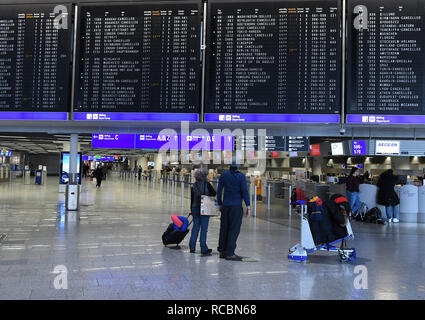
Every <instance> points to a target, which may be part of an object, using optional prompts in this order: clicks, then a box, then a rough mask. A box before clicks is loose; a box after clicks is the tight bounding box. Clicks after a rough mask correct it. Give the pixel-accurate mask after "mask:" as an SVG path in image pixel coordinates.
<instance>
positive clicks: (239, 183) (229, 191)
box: [217, 169, 251, 206]
mask: <svg viewBox="0 0 425 320" xmlns="http://www.w3.org/2000/svg"><path fill="white" fill-rule="evenodd" d="M223 189H224V196H223V199H222V193H223ZM242 199H243V200H244V201H245V204H246V205H247V206H250V205H251V202H250V199H249V193H248V189H247V187H246V178H245V175H244V174H243V173H241V172H240V171H238V170H232V169H231V170H226V171H224V172H223V173H222V175H221V176H220V179H219V180H218V188H217V202H218V205H223V206H241V205H242Z"/></svg>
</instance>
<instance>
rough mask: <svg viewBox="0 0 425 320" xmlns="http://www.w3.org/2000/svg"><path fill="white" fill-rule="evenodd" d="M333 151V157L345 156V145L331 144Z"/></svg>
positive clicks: (340, 143)
mask: <svg viewBox="0 0 425 320" xmlns="http://www.w3.org/2000/svg"><path fill="white" fill-rule="evenodd" d="M331 150H332V155H333V156H343V155H344V145H343V144H342V142H336V143H331Z"/></svg>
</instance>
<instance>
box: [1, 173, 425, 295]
mask: <svg viewBox="0 0 425 320" xmlns="http://www.w3.org/2000/svg"><path fill="white" fill-rule="evenodd" d="M160 189H162V193H161V192H160ZM167 189H169V192H168V196H167ZM171 189H172V188H171V186H170V187H169V188H167V185H166V184H164V185H162V188H161V186H160V185H159V184H155V185H150V186H149V188H148V187H147V186H146V185H145V184H138V183H137V181H132V180H131V181H124V180H122V179H120V178H119V177H116V176H115V177H108V179H107V180H106V181H104V183H103V185H102V187H101V189H96V188H95V185H94V183H93V182H89V181H84V183H83V187H82V195H81V199H80V204H81V210H80V211H79V214H76V213H66V212H65V209H64V195H63V194H59V193H58V184H57V178H49V179H48V181H47V183H46V184H45V185H42V186H36V185H24V184H23V183H21V182H20V181H19V180H17V181H16V182H14V183H0V233H2V234H6V235H7V237H6V238H5V239H4V240H2V241H1V244H0V299H202V300H204V299H243V300H245V299H249V300H256V299H338V300H340V299H425V276H424V272H423V270H424V268H425V257H424V253H425V225H423V224H407V223H400V224H396V225H390V226H381V225H366V224H361V223H354V224H353V229H354V232H355V239H354V240H353V241H352V243H351V246H353V247H355V248H356V249H357V255H358V259H357V261H355V262H353V263H347V264H343V263H340V262H339V261H338V259H337V257H336V256H335V255H332V254H329V253H326V252H320V253H315V254H313V255H311V256H310V257H309V260H308V262H306V263H295V262H290V261H288V259H287V254H288V248H289V247H291V246H292V245H294V244H295V243H296V242H298V241H299V237H300V235H299V229H300V228H299V223H300V220H299V218H297V217H296V216H295V215H293V216H292V217H289V216H288V214H287V213H285V210H283V209H280V208H276V207H274V208H272V209H271V210H270V211H267V210H266V208H264V205H263V204H261V203H258V207H257V209H258V211H257V217H251V218H249V219H244V221H243V227H242V230H241V235H240V237H239V240H238V248H237V253H238V254H240V255H243V256H249V257H252V258H256V259H258V260H259V261H258V262H233V261H226V260H223V259H219V258H218V255H217V254H214V255H213V256H210V257H201V255H199V254H191V253H189V249H188V247H187V242H188V238H189V237H187V239H185V241H184V243H183V244H182V248H181V249H180V250H174V249H171V248H166V247H164V246H163V245H162V242H161V235H162V233H163V231H164V230H165V228H166V227H167V225H168V224H169V222H170V218H169V216H170V214H172V213H177V214H180V213H182V212H184V213H185V212H187V211H188V206H189V199H188V197H187V191H188V190H187V188H186V190H185V194H186V198H185V199H184V203H183V205H184V207H183V208H182V207H181V191H180V189H177V191H176V194H175V195H171ZM218 231H219V220H218V219H217V218H214V219H212V220H211V222H210V228H209V233H208V244H209V246H210V248H212V249H213V250H214V251H215V250H216V246H217V241H218ZM197 250H198V251H199V247H198V248H197ZM359 265H361V266H365V268H366V269H362V270H367V279H366V278H363V282H362V283H363V284H367V289H365V287H363V288H358V286H356V283H358V281H357V282H356V277H358V276H359V274H358V273H356V271H358V270H357V269H356V266H359ZM57 266H64V267H65V268H66V270H67V273H66V274H65V275H66V279H67V289H59V290H58V289H55V283H57V280H56V282H55V278H56V277H58V274H56V273H54V270H55V268H56V267H57ZM62 268H63V267H62ZM362 268H363V267H362ZM62 270H64V269H62ZM361 274H362V275H363V276H364V275H365V273H364V272H362V273H361ZM61 276H64V274H61ZM62 279H63V278H62ZM62 284H64V282H63V281H62Z"/></svg>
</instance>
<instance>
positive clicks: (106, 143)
mask: <svg viewBox="0 0 425 320" xmlns="http://www.w3.org/2000/svg"><path fill="white" fill-rule="evenodd" d="M92 148H110V149H134V134H107V133H94V134H93V135H92Z"/></svg>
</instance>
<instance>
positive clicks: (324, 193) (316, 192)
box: [294, 181, 329, 201]
mask: <svg viewBox="0 0 425 320" xmlns="http://www.w3.org/2000/svg"><path fill="white" fill-rule="evenodd" d="M294 185H295V187H296V188H300V189H302V190H304V192H305V195H306V196H307V197H308V198H312V197H315V196H318V197H319V198H321V199H322V200H323V201H326V200H328V199H329V184H326V183H317V182H308V181H295V183H294Z"/></svg>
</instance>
